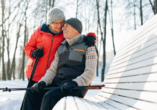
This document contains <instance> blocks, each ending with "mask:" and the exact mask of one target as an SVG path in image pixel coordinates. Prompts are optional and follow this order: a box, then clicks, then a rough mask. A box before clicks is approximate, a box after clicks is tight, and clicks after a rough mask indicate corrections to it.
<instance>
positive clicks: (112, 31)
mask: <svg viewBox="0 0 157 110" xmlns="http://www.w3.org/2000/svg"><path fill="white" fill-rule="evenodd" d="M112 3H113V2H112V0H111V34H112V45H113V51H114V55H116V49H115V44H114V30H113V13H112V10H113V8H112Z"/></svg>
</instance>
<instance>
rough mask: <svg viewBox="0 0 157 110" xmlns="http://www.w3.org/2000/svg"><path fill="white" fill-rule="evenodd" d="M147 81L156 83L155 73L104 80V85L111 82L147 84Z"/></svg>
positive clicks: (156, 76)
mask: <svg viewBox="0 0 157 110" xmlns="http://www.w3.org/2000/svg"><path fill="white" fill-rule="evenodd" d="M147 81H151V82H157V73H153V74H144V75H137V76H130V77H122V78H113V79H106V80H105V81H104V82H105V83H112V82H119V83H120V82H147Z"/></svg>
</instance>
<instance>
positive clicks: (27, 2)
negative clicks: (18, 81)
mask: <svg viewBox="0 0 157 110" xmlns="http://www.w3.org/2000/svg"><path fill="white" fill-rule="evenodd" d="M29 3H30V0H26V1H25V11H24V17H25V20H24V42H23V47H25V43H26V37H27V19H28V17H27V10H28V5H29ZM22 58H23V60H22V67H21V78H22V79H23V80H24V68H25V52H24V50H23V56H22Z"/></svg>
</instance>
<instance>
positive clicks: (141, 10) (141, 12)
mask: <svg viewBox="0 0 157 110" xmlns="http://www.w3.org/2000/svg"><path fill="white" fill-rule="evenodd" d="M140 18H141V26H142V25H143V9H142V0H140Z"/></svg>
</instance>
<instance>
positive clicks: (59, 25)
mask: <svg viewBox="0 0 157 110" xmlns="http://www.w3.org/2000/svg"><path fill="white" fill-rule="evenodd" d="M63 25H64V20H58V21H55V22H53V23H51V24H50V26H51V28H52V30H54V31H55V32H61V31H62V27H63Z"/></svg>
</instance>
